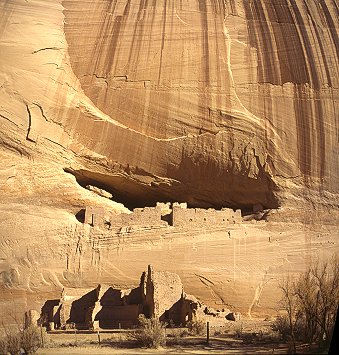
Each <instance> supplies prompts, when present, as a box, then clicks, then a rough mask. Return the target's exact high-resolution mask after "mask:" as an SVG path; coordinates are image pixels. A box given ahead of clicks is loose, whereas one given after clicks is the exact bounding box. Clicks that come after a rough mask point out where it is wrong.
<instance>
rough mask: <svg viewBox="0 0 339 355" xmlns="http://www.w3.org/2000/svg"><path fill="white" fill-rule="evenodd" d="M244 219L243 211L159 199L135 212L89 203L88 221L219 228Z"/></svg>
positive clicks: (116, 225)
mask: <svg viewBox="0 0 339 355" xmlns="http://www.w3.org/2000/svg"><path fill="white" fill-rule="evenodd" d="M241 221H242V217H241V211H240V210H236V211H233V210H232V209H229V208H223V209H221V210H220V211H218V210H215V209H213V208H209V209H203V208H187V204H186V203H177V202H175V203H173V205H172V208H171V204H170V203H157V205H156V206H155V207H145V208H135V209H134V210H133V212H132V213H121V214H114V215H113V214H109V213H108V214H105V211H104V209H103V208H97V207H86V209H85V219H84V222H85V223H86V224H89V225H91V226H92V227H98V228H107V229H111V230H115V231H117V232H118V231H119V229H121V228H122V227H141V228H165V227H168V226H171V227H177V228H190V229H194V228H201V227H207V228H218V227H221V226H228V225H230V224H233V223H239V222H241Z"/></svg>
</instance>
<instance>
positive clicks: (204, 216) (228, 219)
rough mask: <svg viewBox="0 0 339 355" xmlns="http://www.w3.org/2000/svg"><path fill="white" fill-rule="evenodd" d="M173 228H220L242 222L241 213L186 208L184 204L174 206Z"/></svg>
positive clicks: (238, 211) (230, 210)
mask: <svg viewBox="0 0 339 355" xmlns="http://www.w3.org/2000/svg"><path fill="white" fill-rule="evenodd" d="M172 213H173V227H189V226H191V227H192V228H195V227H218V226H223V225H225V226H227V225H229V224H230V223H237V222H241V211H240V210H237V211H236V212H234V211H233V210H232V209H229V208H223V209H222V210H221V211H217V210H215V209H213V208H209V209H208V210H206V209H202V208H186V207H185V205H184V204H174V205H173V212H172Z"/></svg>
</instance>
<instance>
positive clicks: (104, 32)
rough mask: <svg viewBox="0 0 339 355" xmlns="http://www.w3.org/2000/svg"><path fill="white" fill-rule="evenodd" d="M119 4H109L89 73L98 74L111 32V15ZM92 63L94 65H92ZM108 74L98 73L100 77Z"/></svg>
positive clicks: (115, 1)
mask: <svg viewBox="0 0 339 355" xmlns="http://www.w3.org/2000/svg"><path fill="white" fill-rule="evenodd" d="M116 4H117V0H114V1H111V2H109V3H107V5H108V6H107V7H106V15H105V19H104V21H103V24H102V25H101V26H100V30H99V34H98V35H97V40H96V41H95V46H94V48H93V53H92V58H93V62H92V61H90V62H89V63H90V66H91V68H89V70H88V72H89V73H97V69H98V68H99V67H100V60H101V53H102V51H103V48H104V47H105V46H106V45H107V44H106V41H107V38H108V36H107V34H108V33H109V32H110V31H109V29H110V26H111V24H110V22H111V21H110V19H111V17H110V15H109V14H111V13H114V11H115V7H116ZM91 63H93V64H92V65H91ZM107 73H108V72H107V71H106V72H105V73H100V72H99V73H97V74H99V75H102V76H103V75H106V74H107ZM92 78H93V77H92Z"/></svg>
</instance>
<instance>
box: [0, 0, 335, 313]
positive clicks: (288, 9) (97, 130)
mask: <svg viewBox="0 0 339 355" xmlns="http://www.w3.org/2000/svg"><path fill="white" fill-rule="evenodd" d="M338 24H339V15H338V5H337V1H336V0H322V1H317V0H308V1H306V0H171V1H170V0H161V1H159V0H158V1H155V0H125V1H117V0H95V1H94V0H73V1H72V0H65V1H61V0H44V1H41V0H31V1H29V2H26V1H24V0H8V1H2V2H1V3H0V127H1V130H0V148H1V155H2V167H1V168H0V169H1V170H0V177H1V183H2V184H1V185H0V194H1V195H0V196H1V201H2V203H1V213H2V215H1V216H0V218H1V227H0V236H1V238H2V239H1V243H2V244H1V247H0V251H1V252H2V253H3V254H4V255H5V256H4V257H3V258H2V259H0V260H5V261H4V262H3V266H1V267H2V270H3V271H1V270H0V272H1V278H0V280H2V281H1V282H2V283H3V284H4V285H7V286H8V287H19V288H20V287H21V286H22V285H24V288H25V289H30V290H34V288H37V289H39V290H42V289H44V287H45V286H46V283H48V284H50V285H53V287H55V288H60V287H62V285H64V284H67V285H68V286H72V285H75V284H76V283H77V282H78V280H82V281H81V282H84V283H86V282H87V283H90V284H92V283H93V284H94V283H95V282H97V280H96V279H97V278H99V279H102V278H105V277H106V278H109V277H111V278H112V279H113V280H118V281H121V280H122V279H123V277H122V275H125V276H126V277H127V280H129V281H131V280H132V281H133V280H135V279H136V276H135V275H134V271H130V267H129V265H130V264H129V261H127V259H128V258H130V257H131V258H133V257H135V255H139V254H138V253H141V254H140V255H143V253H144V249H145V248H146V246H145V245H143V244H142V243H141V244H140V245H139V246H140V248H139V249H138V248H137V251H135V250H134V249H133V247H132V246H131V249H128V248H127V247H126V248H127V250H126V251H125V254H124V256H121V255H120V256H118V257H117V258H118V261H117V265H119V266H117V265H114V267H113V266H112V265H111V264H110V263H111V261H110V260H111V258H112V254H110V252H111V253H112V251H110V252H107V254H105V255H106V256H105V257H104V256H103V255H101V254H100V253H101V251H100V250H102V249H100V248H98V249H95V248H94V244H95V243H96V242H95V243H94V242H93V240H92V239H91V238H89V237H88V234H86V233H87V232H86V233H85V232H83V231H82V229H81V228H82V226H80V225H79V222H77V220H76V218H75V216H74V215H75V214H77V213H79V211H80V210H81V209H82V208H84V207H85V206H86V205H96V206H101V207H104V208H105V209H107V208H111V209H112V210H115V211H117V212H121V211H126V208H124V207H123V206H122V205H119V204H117V203H114V202H112V201H110V200H107V199H104V198H103V197H100V196H98V195H95V194H94V195H93V194H92V192H90V191H86V190H84V189H83V188H82V187H81V186H87V185H92V186H96V187H97V188H101V189H105V190H107V191H109V192H110V193H111V194H112V195H113V200H114V201H118V202H122V203H124V204H125V206H127V207H130V208H131V207H135V206H139V207H143V206H147V205H154V204H155V202H156V201H183V202H187V203H188V204H189V206H197V207H211V206H213V207H232V208H241V209H243V210H251V209H252V207H253V205H258V204H259V205H262V206H263V207H264V208H269V209H276V208H278V207H280V208H279V210H278V212H277V213H276V214H274V215H272V217H271V220H273V219H274V220H275V221H278V222H279V223H282V222H288V221H292V220H293V221H297V222H298V223H299V222H303V223H306V224H305V225H307V226H306V227H301V226H300V225H298V227H297V229H298V231H299V232H298V233H297V237H296V238H297V240H293V233H292V232H291V231H292V230H293V226H291V225H290V226H289V227H288V228H287V229H286V230H287V231H286V233H287V235H286V238H287V239H284V241H283V242H281V244H279V245H277V248H281V249H280V252H281V253H282V254H284V253H285V254H286V255H285V254H284V255H285V256H286V258H285V259H284V257H282V256H281V255H280V254H279V253H278V252H277V251H276V250H274V251H273V250H271V249H272V244H270V245H269V247H267V246H266V244H265V243H264V244H261V243H263V242H262V241H261V240H260V242H259V244H255V243H254V242H253V240H254V239H252V240H251V243H250V244H249V245H252V247H253V248H252V247H251V248H252V249H251V248H250V246H249V249H244V250H245V254H246V253H248V254H246V255H245V254H243V252H244V250H243V249H241V248H240V246H241V245H243V244H241V243H242V242H244V241H245V242H244V243H245V245H247V244H246V243H247V242H246V240H247V239H248V236H249V235H251V233H252V234H253V235H256V233H259V232H260V233H262V235H263V238H265V240H268V238H269V237H270V238H273V237H274V236H275V235H276V234H279V235H280V234H281V233H285V230H284V228H282V227H281V226H279V228H278V227H277V228H276V227H275V225H274V224H272V225H269V226H266V227H257V226H256V227H253V229H251V228H252V227H250V226H247V227H244V228H243V229H242V227H239V228H240V230H239V231H238V232H237V233H238V234H237V236H238V238H239V243H240V244H239V249H237V248H238V246H237V244H236V242H234V241H233V240H231V241H230V243H231V244H230V245H228V244H227V243H226V242H225V241H224V240H223V237H222V236H221V235H217V236H215V240H216V241H215V242H214V243H212V245H207V246H206V239H204V238H205V237H201V238H202V239H201V240H200V242H199V243H198V245H199V248H203V250H204V253H202V254H200V251H199V253H198V254H195V252H194V251H190V252H188V254H185V253H183V251H182V250H181V248H182V247H183V245H185V248H186V247H187V245H188V246H190V245H191V244H190V243H194V242H192V240H191V239H187V240H186V241H185V242H182V243H181V242H178V241H176V242H175V243H174V244H175V248H174V249H173V250H175V252H174V251H172V250H170V249H168V250H167V249H166V248H167V247H166V246H163V248H164V249H161V248H160V249H161V253H160V255H161V262H160V265H159V263H158V264H157V260H158V259H157V258H156V257H155V256H152V255H148V256H149V258H151V259H152V260H147V261H145V264H148V263H149V262H152V263H153V264H154V265H155V266H156V267H157V268H160V269H166V265H167V264H168V262H169V260H171V261H173V260H175V261H176V262H177V265H178V266H177V269H176V267H174V266H172V267H171V268H170V269H171V270H170V271H173V272H177V273H178V274H179V275H180V276H181V278H182V279H183V280H184V282H188V283H189V285H191V286H189V287H191V289H189V287H188V289H189V291H190V292H191V293H194V294H197V295H199V292H200V291H199V290H197V288H198V285H200V281H201V280H204V278H200V276H201V275H205V274H204V272H203V270H205V271H206V270H207V271H206V272H207V274H208V275H207V276H208V277H207V279H208V280H212V284H213V285H212V284H208V286H206V287H212V289H213V292H214V293H213V294H217V295H219V296H218V297H219V298H220V299H224V300H226V299H227V298H228V297H233V299H234V304H233V306H234V305H235V304H236V300H237V299H239V300H241V301H239V302H240V303H241V305H240V307H243V308H242V309H245V310H248V309H250V310H252V308H253V307H254V306H255V305H256V304H257V303H258V300H257V299H256V298H255V297H257V296H255V297H254V299H253V295H251V292H252V291H249V290H252V289H255V290H258V291H256V295H259V296H258V297H260V295H261V293H262V288H263V287H264V285H266V283H267V280H271V278H270V275H277V274H279V275H280V270H282V269H281V265H285V261H286V260H287V261H286V263H290V262H291V261H290V259H289V258H288V257H287V255H289V253H290V252H291V249H290V245H289V241H290V239H289V238H291V240H293V246H294V247H295V249H294V250H295V251H298V250H299V249H300V250H301V252H302V253H304V254H302V255H303V256H302V257H301V259H300V260H299V259H298V258H296V259H293V261H292V264H293V263H297V264H298V265H299V266H300V265H305V260H311V256H312V257H313V256H315V254H314V253H316V252H315V249H314V244H312V243H313V242H312V241H314V240H317V239H316V238H317V233H318V232H319V230H320V232H319V233H320V234H319V235H322V236H323V235H325V237H324V238H327V237H328V236H329V235H331V238H335V237H336V236H337V234H335V235H333V233H332V232H331V231H332V229H331V227H330V225H334V226H335V225H336V223H337V222H336V218H337V214H336V211H337V208H338V202H337V201H338V188H339V181H338V176H339V174H338V172H339V166H338V159H337V156H338V137H337V132H338V107H337V103H338V101H339V75H338V73H339V70H338V69H339V68H338V63H339V60H338V52H339V48H338V47H339V40H338ZM69 172H70V173H72V174H73V175H74V176H75V177H74V176H72V175H69V174H68V173H69ZM79 184H80V185H81V186H80V185H79ZM324 220H326V221H327V222H326V223H329V227H328V229H327V230H326V233H325V232H324V233H325V234H324V233H323V232H322V227H321V226H322V223H323V222H324ZM316 221H318V222H319V221H320V222H319V223H320V224H319V225H318V226H317V227H314V229H313V231H312V233H313V234H312V233H311V232H310V233H311V234H308V231H309V228H311V226H312V225H313V226H314V225H315V224H316V223H318V222H316ZM278 222H274V223H278ZM272 223H273V222H272ZM79 228H80V229H79ZM303 228H304V229H303ZM312 228H313V227H312ZM317 228H318V229H317ZM258 230H259V232H258ZM316 230H317V231H318V232H315V231H316ZM333 230H335V229H333ZM245 231H246V233H247V234H246V233H245ZM26 233H29V234H30V236H32V237H33V240H35V241H34V242H33V243H32V245H31V246H30V248H31V249H32V250H31V249H30V248H28V249H30V252H28V251H27V250H26V249H27V241H25V238H26ZM270 233H271V234H270ZM65 236H66V237H65ZM82 237H84V238H85V239H84V240H83V241H82V243H83V245H84V246H83V249H81V250H83V252H81V250H80V251H79V243H78V244H77V243H76V242H75V241H78V242H79V240H80V239H81V238H82ZM87 237H88V238H89V239H86V238H87ZM34 238H35V239H34ZM242 238H245V239H242ZM246 238H247V239H246ZM258 238H259V237H258ZM279 238H280V237H279ZM312 238H313V239H312ZM331 238H330V239H331ZM38 240H39V242H38ZM270 240H271V239H270ZM272 240H273V239H272ZM277 240H278V239H277ZM279 240H280V239H279ZM217 241H219V242H217ZM97 242H98V243H99V241H97ZM93 243H94V244H93ZM159 243H162V242H159ZM218 243H219V244H218ZM225 243H226V244H225ZM232 243H235V244H232ZM252 243H253V244H252ZM279 243H280V242H279ZM331 243H332V239H331ZM114 245H115V244H114ZM119 245H120V244H118V246H115V247H116V248H117V250H120V249H119ZM218 245H222V246H223V248H228V247H229V248H232V250H233V251H232V253H233V252H234V254H233V256H234V260H238V261H239V265H237V266H236V263H235V262H234V263H232V262H231V261H230V260H228V254H229V253H228V251H227V250H225V249H222V250H219V248H218ZM257 245H260V248H262V252H261V251H259V250H258V247H257ZM317 245H318V244H317ZM321 245H323V244H321ZM324 245H325V244H324ZM335 245H336V244H330V245H327V246H326V247H325V246H323V248H325V249H326V248H332V249H329V250H327V249H326V253H327V251H328V252H332V251H333V250H334V249H333V248H335ZM16 246H17V251H16V253H15V254H13V255H12V252H13V249H15V248H16ZM115 247H114V248H115ZM266 247H267V248H268V249H265V248H266ZM1 248H2V249H1ZM34 248H35V249H34ZM39 248H40V249H41V250H43V252H42V251H41V250H40V251H39ZM156 248H157V247H155V250H154V252H156ZM284 248H285V249H284ZM298 248H299V249H298ZM319 248H320V247H319ZM84 250H87V252H85V251H84ZM93 250H95V252H94V251H93ZM97 250H99V252H98V251H97ZM112 250H113V249H112ZM114 250H115V249H114ZM133 250H134V251H133ZM192 250H193V249H192ZM241 250H242V251H241ZM250 250H252V251H253V254H251V252H250ZM265 250H266V251H267V250H269V251H270V252H269V253H271V251H272V253H271V254H270V255H271V257H272V260H268V261H267V262H266V261H262V263H261V262H259V261H258V264H256V263H255V262H254V263H253V260H254V259H253V258H255V260H257V259H258V260H259V259H260V255H261V254H262V253H266V252H265ZM238 251H239V253H240V254H237V253H238ZM133 252H135V253H136V254H133ZM79 253H80V254H79ZM97 253H99V254H100V257H99V259H98V260H101V262H100V263H101V264H100V263H98V262H97V258H96V256H95V255H97ZM206 253H207V254H206ZM326 253H325V252H324V253H323V254H322V255H323V256H324V255H327V254H326ZM26 254H27V255H26ZM42 254H44V255H45V254H46V255H47V256H46V257H45V256H42ZM84 255H85V256H84ZM93 255H94V256H95V257H94V256H93ZM133 255H134V256H133ZM186 257H188V258H192V259H193V260H194V261H193V264H191V263H188V264H187V263H186ZM72 258H73V259H72ZM105 258H106V259H105ZM206 258H207V259H206ZM305 258H306V259H305ZM308 258H309V259H308ZM210 259H213V260H214V262H213V268H212V269H213V270H215V271H213V270H212V269H211V268H208V267H206V265H205V263H206V262H207V261H206V260H210ZM224 259H227V260H228V261H227V262H228V263H229V264H228V269H227V268H226V269H227V271H226V269H225V268H224V267H221V266H220V265H221V264H222V262H223V260H224ZM23 260H25V261H23ZM79 260H82V261H81V262H80V261H79ZM104 260H106V262H107V263H108V264H107V265H110V266H107V270H108V271H107V273H108V274H109V275H107V274H105V273H103V274H102V272H103V271H102V263H103V262H104ZM159 260H160V259H159ZM159 260H158V262H159ZM282 260H285V261H282ZM51 262H53V263H55V266H51ZM248 262H250V263H251V262H252V263H253V265H256V266H255V267H254V270H253V273H254V274H253V275H252V274H251V275H249V274H248V272H247V271H248V270H247V266H246V265H247V264H248ZM93 263H94V264H93ZM137 263H139V264H140V265H139V264H138V265H137V266H138V268H139V269H140V268H144V267H145V265H144V264H143V263H142V262H141V261H140V260H138V261H137ZM161 263H163V264H161ZM141 264H142V265H141ZM53 265H54V264H53ZM66 265H67V266H66ZM70 265H71V266H70ZM72 265H73V266H72ZM79 265H81V267H80V266H79ZM93 265H95V266H93ZM202 265H205V266H204V267H203V266H202ZM218 265H219V266H220V267H219V266H218ZM272 265H273V266H272ZM285 266H286V265H285ZM299 266H298V267H297V268H295V270H300V269H302V267H301V266H300V267H299ZM93 268H98V269H97V274H95V275H94V274H90V273H89V274H88V275H89V276H88V277H87V278H86V277H83V275H84V273H85V272H86V270H87V271H88V272H89V270H91V269H93ZM114 268H117V269H118V270H119V275H120V276H119V277H118V276H117V275H115V274H114V273H113V272H112V270H113V269H114ZM201 268H202V269H203V270H201ZM272 268H273V269H272ZM33 269H34V270H35V271H34V272H33V273H32V271H31V270H33ZM41 270H42V271H41ZM100 270H101V271H100ZM211 270H212V271H211ZM233 270H236V271H234V273H233ZM239 270H240V271H239ZM79 273H81V275H82V277H81V278H79ZM185 273H188V274H186V276H185V275H183V274H185ZM209 273H212V275H210V274H209ZM27 275H30V276H29V277H28V276H27ZM194 275H198V276H199V277H198V279H197V281H196V277H197V276H194ZM213 275H214V276H213ZM205 276H206V275H205ZM205 276H204V277H205ZM213 277H215V278H213ZM248 278H251V279H253V281H251V283H250V285H249V283H248ZM226 279H227V280H231V281H230V282H233V283H234V285H236V284H238V285H241V286H242V287H243V291H242V292H243V293H242V294H241V295H239V294H237V293H234V294H232V295H233V296H232V295H231V296H230V294H229V292H228V291H229V290H228V288H227V284H225V282H226V281H225V280H226ZM32 280H33V281H32ZM106 281H107V280H106ZM132 281H131V282H132ZM79 282H80V281H79ZM81 282H80V283H81ZM100 282H101V281H100ZM112 282H113V281H112ZM125 282H128V281H125ZM201 282H202V281H201ZM227 282H228V281H227ZM211 285H212V286H211ZM185 287H186V286H185ZM207 289H208V291H201V292H202V294H203V296H204V297H205V299H208V297H211V296H208V295H210V289H209V288H207ZM44 290H45V289H44ZM246 290H247V291H248V294H247V293H246V292H247V291H246ZM20 292H23V291H22V290H21V291H20ZM44 292H45V291H44ZM46 292H47V291H46ZM20 294H21V293H20ZM206 295H207V296H206ZM248 295H250V296H248ZM213 297H214V296H213ZM213 297H212V298H213ZM267 297H268V299H270V297H271V296H267ZM272 297H273V296H272Z"/></svg>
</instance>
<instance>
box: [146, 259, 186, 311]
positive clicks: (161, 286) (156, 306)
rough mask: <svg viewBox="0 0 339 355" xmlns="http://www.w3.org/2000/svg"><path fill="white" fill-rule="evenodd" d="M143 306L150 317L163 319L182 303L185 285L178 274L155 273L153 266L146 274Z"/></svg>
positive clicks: (149, 267)
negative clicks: (175, 306) (176, 305)
mask: <svg viewBox="0 0 339 355" xmlns="http://www.w3.org/2000/svg"><path fill="white" fill-rule="evenodd" d="M141 288H142V290H143V293H144V294H143V304H144V307H145V310H147V311H148V312H147V313H148V314H146V316H149V317H157V318H161V317H163V316H164V314H165V312H166V311H169V310H170V309H171V308H172V306H173V305H174V304H175V303H177V302H178V301H180V299H181V298H182V295H183V285H182V282H181V280H180V277H179V276H178V275H177V274H174V273H171V272H167V271H154V270H153V267H152V266H151V265H149V266H148V270H147V272H146V273H145V276H144V280H143V285H142V286H141Z"/></svg>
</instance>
